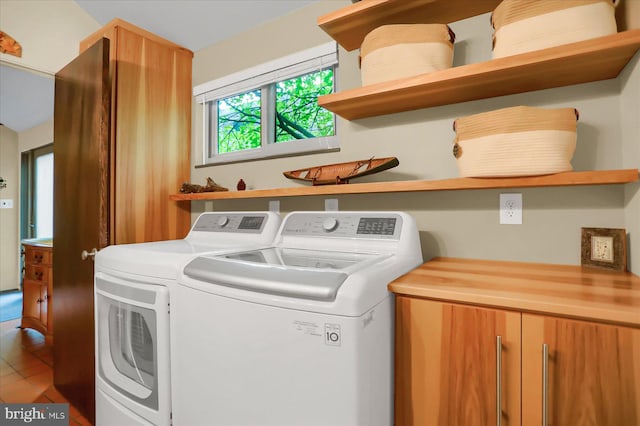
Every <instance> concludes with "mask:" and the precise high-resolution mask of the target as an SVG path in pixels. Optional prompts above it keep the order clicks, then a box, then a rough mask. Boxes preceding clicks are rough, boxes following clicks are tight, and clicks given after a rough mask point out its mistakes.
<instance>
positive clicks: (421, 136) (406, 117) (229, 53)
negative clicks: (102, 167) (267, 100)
mask: <svg viewBox="0 0 640 426" xmlns="http://www.w3.org/2000/svg"><path fill="white" fill-rule="evenodd" d="M349 4H351V2H350V1H348V0H325V1H321V2H319V3H317V4H313V5H310V6H308V7H306V8H304V9H302V10H300V11H297V12H295V13H293V14H290V15H288V16H285V17H283V18H281V19H279V20H278V21H276V22H272V23H270V24H267V25H264V26H262V27H259V28H256V29H254V30H252V31H249V32H246V33H244V34H242V35H241V36H239V37H236V38H233V39H231V40H228V41H225V42H222V43H219V44H216V45H213V46H210V47H208V48H206V49H203V50H200V51H198V52H196V53H195V57H194V85H197V84H201V83H203V82H205V81H208V80H211V79H214V78H217V77H221V76H223V75H226V74H228V73H231V72H233V71H237V70H239V69H242V68H244V67H248V66H252V65H257V64H259V63H262V62H264V61H267V60H270V59H274V58H277V57H279V56H282V55H285V54H288V53H291V52H294V51H297V50H300V49H303V48H307V47H312V46H315V45H318V44H321V43H324V42H326V41H329V40H330V38H329V37H328V36H327V35H326V34H325V33H324V32H323V31H322V30H321V29H319V28H318V27H317V24H316V21H317V18H318V17H319V16H320V15H322V14H324V13H327V12H330V11H333V10H336V9H338V8H341V7H344V6H347V5H349ZM451 26H452V28H453V30H454V31H455V32H456V35H457V40H456V48H455V49H456V51H455V65H461V64H466V63H474V62H479V61H483V60H488V59H490V48H491V31H490V27H489V17H488V15H482V16H478V17H474V18H471V19H467V20H464V21H460V22H457V23H454V24H452V25H451ZM639 80H640V66H638V57H637V55H636V58H635V60H634V61H633V64H631V65H630V66H628V67H627V68H626V69H625V72H624V77H621V78H618V79H614V80H608V81H602V82H594V83H589V84H581V85H575V86H570V87H564V88H558V89H549V90H542V91H537V92H531V93H524V94H517V95H511V96H504V97H498V98H492V99H486V100H479V101H473V102H465V103H460V104H455V105H447V106H442V107H436V108H428V109H422V110H417V111H410V112H405V113H398V114H390V115H385V116H380V117H373V118H367V119H362V120H357V121H351V122H349V121H345V120H342V119H340V118H339V119H338V134H339V137H340V143H341V151H340V152H337V153H328V154H315V155H308V156H302V157H290V158H281V159H271V160H262V161H255V162H250V163H239V164H231V165H220V166H214V167H204V168H195V167H194V168H193V170H192V182H194V183H200V184H203V183H204V181H205V178H206V177H207V176H211V177H212V178H213V179H214V180H215V181H216V182H218V183H220V184H221V185H224V186H226V187H229V188H232V189H233V188H235V185H236V182H237V181H238V179H240V178H242V179H244V180H245V182H246V183H247V186H248V188H255V189H259V188H279V187H289V186H298V185H299V184H298V183H296V182H294V181H290V180H287V179H285V178H284V177H283V176H282V173H281V172H282V171H285V170H290V169H295V168H300V167H304V166H308V165H317V164H328V163H334V162H341V161H350V160H358V159H363V158H369V157H371V156H373V155H375V156H377V157H385V156H396V157H398V159H399V160H400V165H399V166H398V167H396V168H395V169H392V170H389V171H386V172H383V173H381V174H378V175H375V176H371V177H367V178H363V179H361V180H360V182H366V181H375V180H389V181H391V180H409V179H444V178H450V177H456V176H457V175H458V172H457V168H456V163H455V159H454V158H453V156H452V154H451V147H452V143H451V141H452V139H453V137H454V132H453V130H452V122H453V120H454V119H455V118H457V117H460V116H465V115H470V114H476V113H480V112H484V111H488V110H493V109H498V108H503V107H508V106H514V105H530V106H538V107H549V108H553V107H575V108H577V109H578V110H579V111H580V123H579V126H578V147H577V150H576V153H575V156H574V159H573V166H574V169H576V170H592V169H596V170H597V169H601V170H605V169H619V168H623V167H640V153H639V151H638V150H639V148H638V140H639V138H638V128H637V126H638V123H639V122H640V117H638V108H639V107H638V102H639V101H638V95H637V94H638V93H639V92H638V81H639ZM337 82H338V90H343V89H348V88H353V87H358V86H360V77H359V69H358V52H357V51H354V52H345V51H344V50H342V49H341V50H340V67H339V70H338V73H337ZM623 109H624V111H623ZM200 114H201V107H200V106H199V105H194V146H193V150H192V152H193V153H194V158H193V164H194V166H195V165H196V164H199V163H200V159H201V158H202V147H201V145H202V135H201V126H202V119H201V116H200ZM503 192H521V193H523V203H524V213H523V221H524V223H523V225H499V224H498V203H499V193H500V191H497V190H477V191H442V192H423V193H402V194H378V195H375V194H374V195H352V196H340V197H328V198H338V200H339V205H340V209H341V210H356V209H364V210H385V209H393V210H404V211H407V212H409V213H411V214H412V215H413V216H414V217H415V218H416V220H417V221H418V225H419V227H420V230H421V240H422V248H423V256H424V258H425V260H427V259H430V258H432V257H434V256H455V257H467V258H481V259H500V260H521V261H533V262H548V263H564V264H579V263H580V232H581V231H580V228H581V227H609V228H618V227H626V228H627V229H628V230H629V231H630V237H631V238H630V240H631V246H632V247H631V249H632V250H631V252H632V259H633V260H632V265H631V266H632V268H633V270H634V271H635V273H636V274H637V273H640V253H638V252H640V236H639V234H640V223H638V222H639V221H640V219H638V218H639V217H640V216H639V215H638V212H639V211H640V198H639V197H640V195H639V194H638V192H639V190H638V184H631V185H624V186H615V185H614V186H586V187H566V188H532V189H524V190H520V189H511V190H508V191H503ZM325 198H327V197H297V198H282V199H281V200H280V203H281V204H280V206H281V211H282V212H283V213H286V212H289V211H292V210H312V209H320V210H322V209H324V199H325ZM268 201H269V200H267V199H255V200H251V199H249V200H227V201H215V202H211V201H207V202H192V211H193V213H194V215H196V214H197V213H199V212H201V211H204V210H253V209H256V210H260V209H268ZM634 247H635V251H634V250H633V249H634Z"/></svg>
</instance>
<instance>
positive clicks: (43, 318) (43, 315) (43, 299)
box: [40, 284, 49, 329]
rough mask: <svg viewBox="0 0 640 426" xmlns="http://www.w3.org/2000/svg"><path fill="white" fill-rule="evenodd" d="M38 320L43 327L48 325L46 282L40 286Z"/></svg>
mask: <svg viewBox="0 0 640 426" xmlns="http://www.w3.org/2000/svg"><path fill="white" fill-rule="evenodd" d="M40 322H41V323H42V326H43V327H44V328H45V329H47V328H48V327H49V291H48V289H47V285H46V284H42V285H41V286H40Z"/></svg>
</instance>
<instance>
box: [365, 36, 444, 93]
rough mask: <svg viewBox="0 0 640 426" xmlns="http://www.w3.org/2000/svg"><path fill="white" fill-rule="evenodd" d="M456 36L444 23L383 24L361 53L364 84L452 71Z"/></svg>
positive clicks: (367, 39)
mask: <svg viewBox="0 0 640 426" xmlns="http://www.w3.org/2000/svg"><path fill="white" fill-rule="evenodd" d="M454 41H455V34H454V33H453V31H451V29H450V28H449V27H448V26H447V25H444V24H397V25H383V26H381V27H378V28H376V29H375V30H373V31H371V32H370V33H369V34H367V35H366V36H365V38H364V40H363V41H362V46H361V48H360V49H361V50H360V60H361V62H360V67H361V74H362V84H363V85H368V84H374V83H380V82H382V81H389V80H396V79H399V78H405V77H412V76H414V75H419V74H424V73H428V72H432V71H437V70H442V69H446V68H450V67H451V65H452V64H453V43H454Z"/></svg>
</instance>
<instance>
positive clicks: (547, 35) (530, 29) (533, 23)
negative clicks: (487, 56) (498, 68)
mask: <svg viewBox="0 0 640 426" xmlns="http://www.w3.org/2000/svg"><path fill="white" fill-rule="evenodd" d="M614 2H617V0H553V1H552V0H503V1H502V3H500V4H499V5H498V7H496V9H495V10H494V11H493V14H492V15H491V24H492V25H493V28H494V33H493V57H494V58H502V57H505V56H511V55H516V54H519V53H524V52H531V51H534V50H540V49H546V48H549V47H554V46H559V45H562V44H568V43H575V42H578V41H582V40H588V39H591V38H596V37H602V36H606V35H609V34H615V33H616V32H617V27H616V18H615V7H614Z"/></svg>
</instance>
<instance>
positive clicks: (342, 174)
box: [283, 157, 400, 185]
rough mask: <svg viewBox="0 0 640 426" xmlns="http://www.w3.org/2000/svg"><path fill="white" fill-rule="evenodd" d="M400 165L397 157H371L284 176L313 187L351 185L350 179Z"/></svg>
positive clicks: (288, 173) (287, 173) (299, 170)
mask: <svg viewBox="0 0 640 426" xmlns="http://www.w3.org/2000/svg"><path fill="white" fill-rule="evenodd" d="M398 164H400V162H399V161H398V159H397V158H396V157H384V158H374V157H371V158H370V159H368V160H360V161H350V162H348V163H337V164H325V165H322V166H314V167H307V168H305V169H298V170H290V171H288V172H283V174H284V175H285V177H287V178H289V179H296V180H302V181H305V182H311V183H312V184H313V185H331V184H342V183H349V179H353V178H357V177H360V176H366V175H371V174H374V173H378V172H381V171H383V170H387V169H391V168H393V167H396V166H397V165H398Z"/></svg>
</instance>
